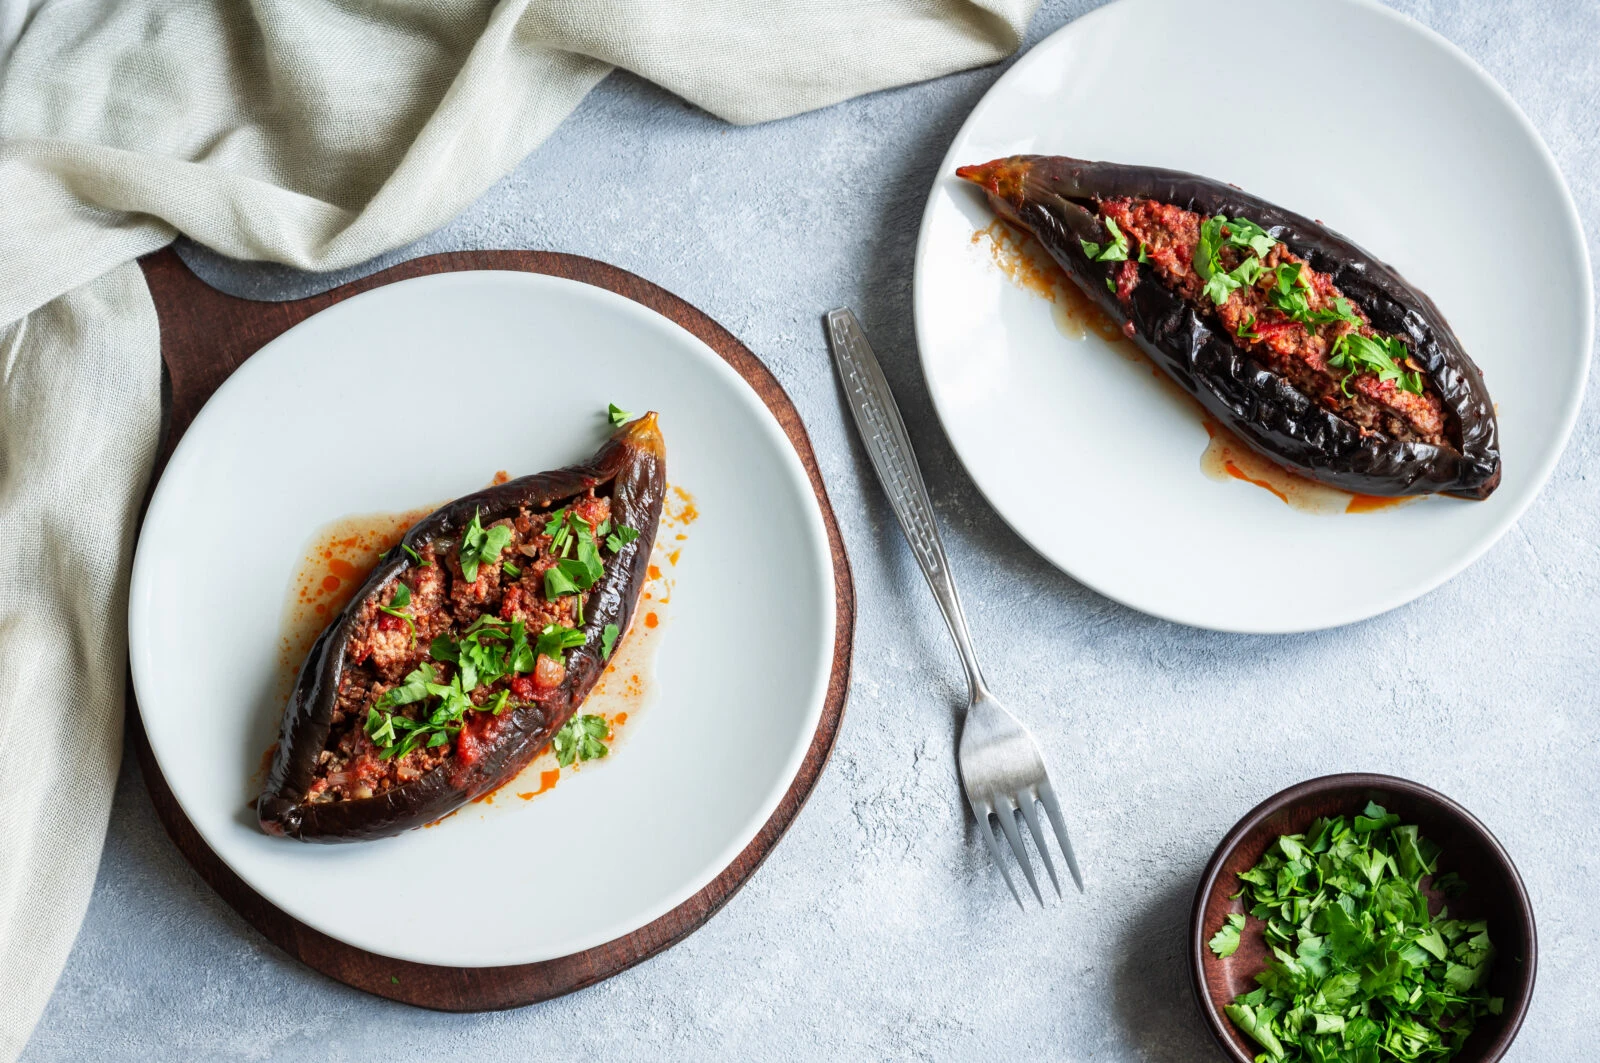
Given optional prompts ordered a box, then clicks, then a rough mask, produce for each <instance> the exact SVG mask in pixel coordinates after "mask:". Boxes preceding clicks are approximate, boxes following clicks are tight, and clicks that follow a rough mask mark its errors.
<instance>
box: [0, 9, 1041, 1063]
mask: <svg viewBox="0 0 1600 1063" xmlns="http://www.w3.org/2000/svg"><path fill="white" fill-rule="evenodd" d="M1036 5H1037V0H835V2H831V3H826V2H821V0H611V2H608V3H605V2H600V0H502V2H500V3H499V4H496V5H491V4H487V3H467V2H462V0H341V2H334V0H254V2H252V3H243V2H239V0H46V2H41V0H0V62H4V63H5V67H4V69H3V71H0V323H5V322H10V323H11V324H9V325H4V326H0V357H3V365H0V374H3V376H0V387H3V394H0V404H3V405H0V410H3V417H4V421H3V422H0V539H3V541H5V542H7V543H9V544H10V549H8V550H7V551H5V552H4V553H3V554H0V587H4V588H5V593H4V596H3V597H0V660H3V661H4V664H5V669H6V674H7V678H8V682H6V683H5V684H4V685H3V687H0V1059H3V1060H10V1059H13V1058H15V1057H16V1055H17V1054H18V1053H20V1052H21V1050H22V1047H23V1045H24V1044H25V1042H26V1041H27V1038H28V1036H29V1034H30V1032H31V1030H32V1028H33V1025H34V1023H35V1022H36V1021H37V1019H38V1016H39V1013H40V1011H41V1010H42V1009H43V1007H44V1004H45V1002H46V1000H47V999H48V997H49V995H50V991H51V988H52V987H53V985H54V983H55V980H56V978H57V977H58V975H59V974H60V971H61V967H62V965H63V964H64V963H65V961H66V956H67V953H68V951H69V950H70V948H71V945H72V940H73V938H74V937H75V935H76V933H77V928H78V925H79V923H80V922H81V921H82V918H83V912H84V909H85V907H86V906H87V904H88V900H89V894H90V890H91V887H92V886H93V882H94V874H95V869H96V866H97V864H98V859H99V853H100V848H101V843H102V841H103V839H104V834H105V823H106V817H107V814H108V811H109V808H110V804H111V795H112V786H113V783H114V781H115V775H116V770H117V763H118V757H119V747H120V739H121V720H122V713H121V707H122V702H121V695H122V690H123V683H124V665H125V659H126V643H125V637H126V633H125V629H124V616H125V604H126V601H125V599H126V593H127V573H128V560H129V553H130V547H131V542H132V539H133V535H134V527H133V521H134V518H135V516H136V513H137V507H138V502H139V499H140V498H141V496H142V494H143V491H144V489H145V486H146V479H147V477H148V470H149V467H150V462H151V458H152V455H153V453H154V449H155V445H156V433H157V422H158V417H159V398H158V392H159V371H158V357H159V355H158V337H157V328H156V321H155V314H154V310H153V307H152V306H151V303H150V299H149V295H148V293H147V292H146V290H145V288H144V284H143V281H142V279H141V277H140V274H139V271H138V268H137V267H136V266H134V265H132V264H131V262H132V259H134V258H135V257H136V256H138V255H140V254H143V253H145V252H147V251H152V250H155V249H156V248H158V247H161V246H162V245H164V244H166V243H167V242H168V241H170V240H171V239H172V238H173V236H174V235H175V234H176V233H178V232H183V233H186V234H188V235H189V236H192V237H193V238H195V239H196V240H199V241H201V242H203V243H205V244H208V245H210V246H211V247H214V248H216V249H218V250H220V251H222V252H224V253H225V254H228V255H233V256H236V257H239V258H248V259H270V260H273V261H277V262H284V263H289V264H291V265H295V266H300V267H303V268H307V269H318V270H326V269H335V268H339V267H343V266H349V265H352V264H355V263H357V262H361V261H364V260H366V259H368V258H371V257H373V256H375V255H377V254H380V253H382V252H384V251H386V250H389V249H392V248H394V247H397V246H399V245H402V244H404V243H407V242H409V241H411V240H414V239H416V238H418V237H420V236H422V235H424V234H426V233H428V232H430V231H432V230H433V229H435V228H437V227H439V226H440V225H442V224H443V223H444V222H445V221H447V220H448V219H449V218H450V217H452V216H453V215H454V214H456V213H457V212H458V211H460V210H461V209H462V208H463V207H465V206H466V205H468V204H469V203H471V202H472V201H473V200H474V199H475V198H476V197H477V196H479V195H480V194H481V193H482V192H483V191H484V190H485V189H486V188H487V187H488V186H489V184H490V183H491V182H493V181H494V180H496V179H497V178H499V177H500V176H502V175H503V174H505V173H506V172H507V171H509V170H510V169H511V168H512V167H513V166H514V165H516V163H517V162H518V161H520V160H521V159H522V158H523V157H524V156H526V155H527V154H528V153H529V152H530V151H531V150H532V149H533V148H534V147H535V146H537V145H538V144H539V143H540V142H541V141H542V140H544V138H545V137H546V136H548V135H549V134H550V132H551V131H552V130H553V129H554V128H555V127H556V126H557V125H558V124H559V123H560V122H561V121H562V119H563V118H565V117H566V116H567V114H568V113H570V112H571V110H572V109H573V107H575V106H576V105H577V103H578V101H579V100H580V99H582V98H583V96H584V94H585V93H587V92H588V91H589V89H590V88H592V87H593V86H594V85H595V84H596V83H597V82H599V81H600V79H601V78H603V77H605V76H606V74H607V73H608V72H609V71H610V70H611V69H612V67H613V66H622V67H626V68H628V69H629V70H632V71H634V72H636V73H638V74H640V75H642V76H644V77H646V78H649V79H651V80H653V81H655V82H657V83H659V84H661V85H663V86H665V87H666V88H668V89H670V90H672V91H673V92H676V93H678V94H679V95H681V96H683V97H685V98H686V99H688V100H690V101H691V102H693V103H696V104H698V105H699V106H701V107H703V108H705V109H706V110H708V111H710V112H711V113H713V114H716V115H719V116H721V117H723V118H726V119H727V120H729V121H733V122H759V121H763V120H766V119H771V118H780V117H783V116H786V115H790V114H794V113H797V112H799V111H804V110H808V109H810V108H814V107H820V106H823V105H826V104H830V103H834V102H836V101H838V100H842V99H845V98H847V97H850V96H853V95H857V94H859V93H863V92H870V91H872V90H875V89H880V88H886V87H889V86H893V85H899V84H905V83H908V82H912V81H918V80H922V79H925V78H930V77H934V76H937V75H940V74H945V73H949V72H951V71H954V70H959V69H963V68H966V67H970V66H975V65H978V64H982V63H988V62H993V61H995V60H998V59H1000V58H1002V57H1004V56H1005V55H1007V54H1009V53H1010V52H1012V51H1013V50H1014V49H1015V48H1016V47H1017V45H1018V43H1019V42H1020V40H1021V37H1022V32H1023V29H1024V27H1025V26H1026V24H1027V21H1028V19H1029V18H1030V17H1031V16H1032V13H1033V9H1034V7H1035V6H1036ZM19 33H20V36H19V35H18V34H19Z"/></svg>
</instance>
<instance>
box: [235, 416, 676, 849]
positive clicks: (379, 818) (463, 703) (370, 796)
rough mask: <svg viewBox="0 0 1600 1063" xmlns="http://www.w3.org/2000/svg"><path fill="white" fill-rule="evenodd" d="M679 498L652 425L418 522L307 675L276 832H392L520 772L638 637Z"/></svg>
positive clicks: (276, 798) (292, 719) (309, 661)
mask: <svg viewBox="0 0 1600 1063" xmlns="http://www.w3.org/2000/svg"><path fill="white" fill-rule="evenodd" d="M665 490H666V452H665V448H664V445H663V443H662V439H661V433H660V431H659V429H658V428H657V425H656V415H655V414H653V413H651V414H646V415H645V416H644V417H641V418H639V419H638V420H635V421H632V422H631V423H628V424H625V425H623V426H621V427H620V428H619V429H617V431H616V432H615V433H614V434H613V435H612V436H611V438H610V439H609V440H607V442H606V443H605V445H604V446H602V447H601V448H600V450H599V451H598V452H597V453H596V454H595V455H594V456H593V457H592V458H590V459H589V460H588V461H585V462H582V463H580V464H577V465H572V466H569V467H567V468H565V469H558V470H556V471H555V472H546V473H540V474H538V475H536V476H524V477H521V478H519V479H516V480H511V481H509V482H507V483H503V484H499V485H497V486H494V487H490V488H488V489H486V490H483V491H479V492H477V493H476V494H472V495H468V496H467V497H465V498H460V499H457V500H456V501H454V502H452V503H450V504H449V505H447V506H445V507H444V508H442V509H440V510H438V511H437V512H435V513H433V514H431V515H429V516H428V517H426V518H424V519H423V520H422V521H420V522H418V523H417V524H416V525H415V526H413V527H412V528H411V530H410V531H408V532H407V533H406V534H405V537H404V538H403V539H401V541H400V544H399V545H398V546H396V547H395V548H394V549H393V550H391V551H389V552H388V553H387V554H385V555H384V556H383V557H382V558H381V559H379V562H378V566H377V567H376V568H375V569H374V570H373V572H372V575H371V576H369V577H368V578H367V580H366V582H365V583H364V584H362V586H361V588H360V590H358V591H357V592H356V595H355V597H354V598H353V599H351V601H350V604H349V605H347V606H346V607H345V608H344V609H343V610H342V611H341V612H340V614H339V616H338V617H337V618H336V619H335V620H334V621H333V623H331V624H329V625H328V627H327V629H326V630H324V631H323V632H322V634H321V635H320V636H319V637H318V638H317V641H316V643H315V644H314V645H313V646H312V648H311V653H310V655H309V656H308V657H307V658H306V661H305V663H304V665H302V666H301V669H300V674H299V676H298V678H297V679H296V681H295V685H294V692H293V694H292V695H291V696H290V699H289V704H288V707H287V709H286V710H285V712H284V717H283V728H282V732H281V734H280V736H279V739H278V748H277V752H276V753H275V754H274V756H273V761H272V768H271V771H270V773H269V774H268V776H267V782H266V786H265V788H264V789H263V790H262V793H261V797H260V799H259V800H258V801H257V803H256V812H257V816H258V817H259V819H260V822H261V828H262V829H263V830H265V831H266V832H267V833H269V834H278V835H283V836H286V837H290V838H298V839H300V840H302V841H318V842H335V841H359V840H362V839H366V838H379V837H385V836H388V835H392V834H398V833H400V832H401V831H404V830H407V829H409V828H412V827H420V826H422V825H423V824H425V823H430V822H432V821H434V820H437V819H438V818H440V817H441V816H444V815H446V814H447V813H449V812H451V811H452V810H454V809H456V808H459V807H460V806H461V805H463V804H465V803H466V802H468V801H470V800H472V799H473V798H475V797H478V796H480V795H481V794H484V793H487V792H488V791H490V790H493V789H494V788H495V787H497V786H499V785H501V784H502V783H504V782H506V781H507V780H509V779H510V778H511V777H512V776H514V775H515V774H516V773H517V772H519V771H521V770H522V769H523V768H524V767H525V766H526V765H527V764H528V762H529V761H530V760H532V759H533V758H534V756H535V755H537V754H538V753H539V751H540V750H541V749H543V748H544V747H545V745H546V743H548V742H549V741H550V740H551V738H552V737H553V736H554V735H555V734H556V732H557V731H558V730H560V728H561V726H562V725H563V724H564V723H566V721H567V720H568V719H569V718H570V717H571V716H572V714H573V713H574V712H575V711H576V710H577V708H578V706H579V705H581V704H582V703H583V700H584V698H585V697H587V696H588V694H589V691H590V690H591V689H592V688H593V687H594V684H595V681H596V680H597V679H599V677H600V674H601V673H602V672H603V671H604V670H605V665H606V661H607V660H608V659H609V658H610V656H611V654H612V652H613V651H614V650H615V649H616V645H617V642H618V641H619V639H620V638H621V637H622V636H623V634H624V633H625V632H627V630H628V624H629V621H630V620H631V619H632V617H633V611H634V607H635V605H636V603H637V602H638V598H639V593H640V590H641V589H642V588H643V586H644V582H645V578H646V573H647V570H648V569H649V564H650V548H651V546H652V545H653V544H654V542H655V534H656V525H657V523H658V522H659V521H660V519H661V506H662V502H663V496H664V494H665Z"/></svg>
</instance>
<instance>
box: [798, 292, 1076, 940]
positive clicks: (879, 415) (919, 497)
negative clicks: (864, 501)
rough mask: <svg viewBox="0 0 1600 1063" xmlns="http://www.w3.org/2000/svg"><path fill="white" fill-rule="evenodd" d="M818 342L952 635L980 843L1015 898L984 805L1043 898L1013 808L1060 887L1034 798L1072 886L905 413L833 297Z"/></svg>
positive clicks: (1046, 780)
mask: <svg viewBox="0 0 1600 1063" xmlns="http://www.w3.org/2000/svg"><path fill="white" fill-rule="evenodd" d="M827 322H828V345H829V347H831V348H832V350H833V360H834V364H835V365H837V366H838V369H839V379H840V380H841V381H842V382H843V384H844V393H845V398H846V399H848V400H849V403H850V412H851V413H852V414H853V415H854V416H855V421H856V428H858V429H859V430H860V431H861V438H862V439H863V440H864V441H865V442H866V444H867V453H868V455H870V456H871V458H872V467H873V468H875V469H877V470H878V479H879V480H881V481H882V482H883V489H884V492H885V493H886V494H888V496H889V503H890V504H891V505H892V506H893V507H894V515H895V516H896V517H897V518H899V521H900V530H901V531H903V532H905V535H906V541H907V542H909V543H910V544H911V553H912V555H913V556H914V557H916V559H917V563H918V564H919V565H921V566H922V574H923V575H924V576H926V577H928V585H929V586H930V587H932V588H933V596H934V598H935V599H936V600H937V601H938V603H939V610H940V611H941V612H942V613H944V619H945V623H947V624H949V625H950V634H951V636H952V637H953V638H954V639H955V642H956V651H957V652H958V653H959V654H960V655H961V663H962V665H963V666H965V668H966V670H967V693H968V697H969V698H970V701H971V704H969V705H968V707H967V717H966V722H965V724H964V725H963V726H962V728H961V744H960V748H959V750H958V752H957V754H956V761H957V763H958V764H959V765H960V768H961V786H962V788H963V789H964V790H965V791H966V793H967V801H968V803H970V804H971V805H972V814H973V815H974V816H976V817H977V820H978V833H979V834H981V835H982V836H983V841H984V844H986V845H987V846H988V847H989V855H990V856H992V857H993V858H994V862H995V866H997V867H998V868H999V869H1000V874H1001V876H1002V877H1003V878H1004V879H1005V880H1006V885H1007V886H1008V887H1010V889H1011V895H1012V896H1013V897H1015V898H1016V899H1017V905H1018V907H1022V908H1024V910H1026V906H1025V905H1023V903H1022V894H1021V893H1019V892H1017V885H1016V883H1015V882H1013V881H1012V879H1011V872H1010V871H1009V870H1007V869H1006V864H1005V860H1004V859H1003V858H1002V857H1001V855H1000V844H999V842H997V841H996V840H995V836H994V830H993V829H992V828H991V827H990V826H989V817H990V816H991V815H992V816H994V817H995V818H996V819H998V820H999V821H1000V829H1001V831H1003V832H1004V833H1005V836H1006V841H1008V842H1010V843H1011V851H1012V852H1013V853H1015V854H1016V857H1017V863H1018V864H1020V865H1021V866H1022V874H1023V875H1024V876H1025V877H1026V878H1027V880H1028V885H1029V886H1032V887H1033V895H1034V896H1035V897H1037V898H1038V899H1039V903H1040V904H1041V905H1042V904H1043V903H1044V894H1043V893H1041V892H1040V891H1039V881H1038V879H1036V878H1035V877H1034V874H1033V864H1032V863H1031V862H1030V861H1029V859H1028V853H1027V851H1026V850H1025V849H1024V848H1023V847H1022V835H1021V833H1020V832H1019V831H1018V829H1017V813H1018V812H1020V813H1021V814H1022V818H1023V820H1024V822H1026V823H1027V825H1028V830H1029V831H1030V832H1032V834H1033V842H1034V845H1035V847H1036V848H1038V850H1039V855H1040V856H1041V857H1042V858H1043V859H1044V867H1045V870H1046V871H1048V872H1049V873H1050V882H1051V884H1052V885H1053V886H1055V888H1056V895H1057V896H1058V897H1059V896H1060V895H1061V880H1060V879H1058V878H1057V877H1056V865H1055V863H1054V861H1052V860H1051V859H1050V850H1049V848H1048V846H1046V845H1045V836H1044V832H1043V831H1042V830H1040V828H1039V812H1038V810H1037V808H1035V804H1043V805H1044V810H1045V814H1046V815H1047V816H1049V817H1050V826H1051V827H1053V828H1054V829H1055V835H1056V841H1058V842H1060V843H1061V851H1062V853H1063V854H1064V855H1065V856H1066V859H1067V870H1068V871H1070V872H1071V873H1072V881H1073V882H1075V883H1076V884H1077V886H1078V889H1079V890H1082V889H1083V875H1082V874H1081V873H1079V871H1078V861H1077V858H1076V857H1074V856H1073V854H1072V842H1071V841H1069V840H1068V838H1067V825H1066V822H1065V821H1064V820H1063V819H1062V818H1061V803H1060V802H1059V801H1057V800H1056V792H1055V788H1054V787H1052V786H1051V785H1050V776H1049V773H1048V772H1047V771H1046V770H1045V766H1044V757H1043V756H1042V755H1041V754H1040V752H1039V743H1038V742H1036V741H1034V738H1033V735H1031V734H1029V733H1028V729H1027V728H1026V727H1024V726H1023V725H1022V721H1020V720H1018V719H1017V718H1016V717H1015V716H1013V715H1011V713H1009V712H1007V711H1006V710H1005V709H1004V708H1002V707H1001V705H1000V703H999V702H998V701H996V700H995V697H994V695H993V694H991V693H990V692H989V688H988V687H987V686H986V685H985V684H984V682H983V673H982V672H981V671H980V670H979V669H978V659H977V657H976V656H975V655H974V654H973V652H972V637H971V636H970V635H969V634H968V633H967V619H966V616H965V615H963V613H962V612H961V599H960V598H958V597H957V596H956V585H955V582H954V581H953V580H952V579H951V577H950V563H949V561H948V560H947V559H946V557H945V553H944V544H943V543H942V542H940V541H939V528H938V526H937V525H936V524H934V520H933V502H932V500H931V499H930V498H929V497H928V488H927V486H926V485H925V484H923V482H922V472H921V470H920V469H919V468H918V467H917V456H916V454H915V453H914V452H913V451H912V449H911V437H910V436H909V435H907V434H906V426H905V422H904V421H902V420H901V419H900V408H899V407H898V406H896V405H895V401H894V395H893V394H891V393H890V391H889V383H888V381H887V380H885V379H884V376H883V369H882V367H881V366H879V365H878V358H877V356H876V355H874V354H873V353H872V348H871V347H870V346H869V345H868V344H867V337H866V333H865V332H863V331H862V329H861V323H860V322H859V321H857V320H856V316H855V314H853V313H851V312H850V310H849V309H848V308H843V307H841V308H840V309H838V310H833V311H830V312H829V313H828V317H827Z"/></svg>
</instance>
